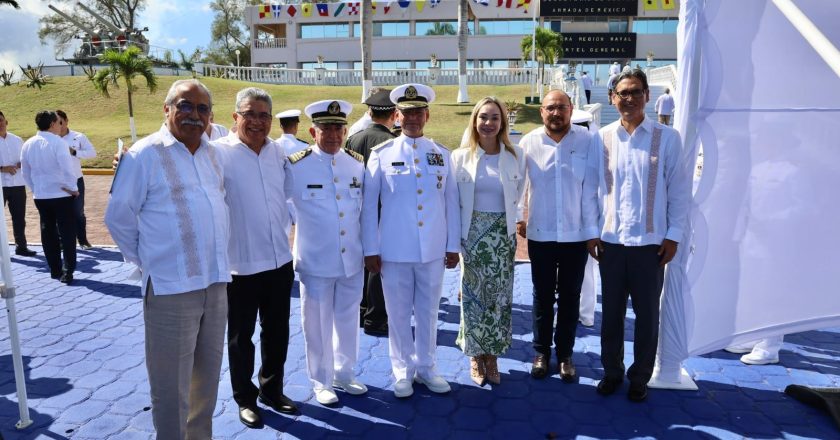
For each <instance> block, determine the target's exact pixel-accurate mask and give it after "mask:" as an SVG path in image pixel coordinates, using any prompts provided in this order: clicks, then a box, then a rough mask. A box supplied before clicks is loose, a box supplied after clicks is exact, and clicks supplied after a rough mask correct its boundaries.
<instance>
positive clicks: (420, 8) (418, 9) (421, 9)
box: [414, 0, 426, 12]
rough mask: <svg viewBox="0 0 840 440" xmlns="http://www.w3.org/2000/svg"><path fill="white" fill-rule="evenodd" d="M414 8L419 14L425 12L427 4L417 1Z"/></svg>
mask: <svg viewBox="0 0 840 440" xmlns="http://www.w3.org/2000/svg"><path fill="white" fill-rule="evenodd" d="M414 6H416V7H417V12H423V6H426V2H425V1H423V0H421V1H415V2H414Z"/></svg>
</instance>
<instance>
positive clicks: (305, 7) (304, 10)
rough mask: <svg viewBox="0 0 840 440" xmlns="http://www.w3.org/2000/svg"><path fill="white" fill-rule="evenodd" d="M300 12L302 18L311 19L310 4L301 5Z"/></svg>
mask: <svg viewBox="0 0 840 440" xmlns="http://www.w3.org/2000/svg"><path fill="white" fill-rule="evenodd" d="M300 10H301V13H302V14H303V16H304V17H311V16H312V3H303V4H302V5H300Z"/></svg>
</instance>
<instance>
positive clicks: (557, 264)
mask: <svg viewBox="0 0 840 440" xmlns="http://www.w3.org/2000/svg"><path fill="white" fill-rule="evenodd" d="M528 255H529V256H530V257H531V280H532V281H533V283H534V312H533V316H534V351H536V352H537V353H539V354H543V355H545V356H547V357H549V358H551V334H552V327H554V328H553V333H554V345H555V350H556V351H557V358H558V359H561V360H562V359H565V358H568V357H571V356H572V351H573V350H574V346H575V331H576V330H577V323H578V309H579V308H580V285H581V284H582V283H583V273H584V270H585V269H586V258H587V255H588V253H587V251H586V242H582V241H579V242H573V243H558V242H555V241H547V242H541V241H533V240H528ZM555 303H556V304H557V324H556V326H552V324H553V323H554V304H555Z"/></svg>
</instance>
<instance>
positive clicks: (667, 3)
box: [662, 0, 677, 9]
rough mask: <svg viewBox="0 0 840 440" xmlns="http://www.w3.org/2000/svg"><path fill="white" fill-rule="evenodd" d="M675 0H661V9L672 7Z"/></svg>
mask: <svg viewBox="0 0 840 440" xmlns="http://www.w3.org/2000/svg"><path fill="white" fill-rule="evenodd" d="M676 4H677V0H662V9H674V6H676Z"/></svg>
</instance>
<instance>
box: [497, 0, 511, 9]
mask: <svg viewBox="0 0 840 440" xmlns="http://www.w3.org/2000/svg"><path fill="white" fill-rule="evenodd" d="M512 2H513V1H512V0H499V2H498V4H497V5H496V6H498V7H500V8H501V7H502V6H504V7H506V8H508V9H510V7H511V5H512Z"/></svg>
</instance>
